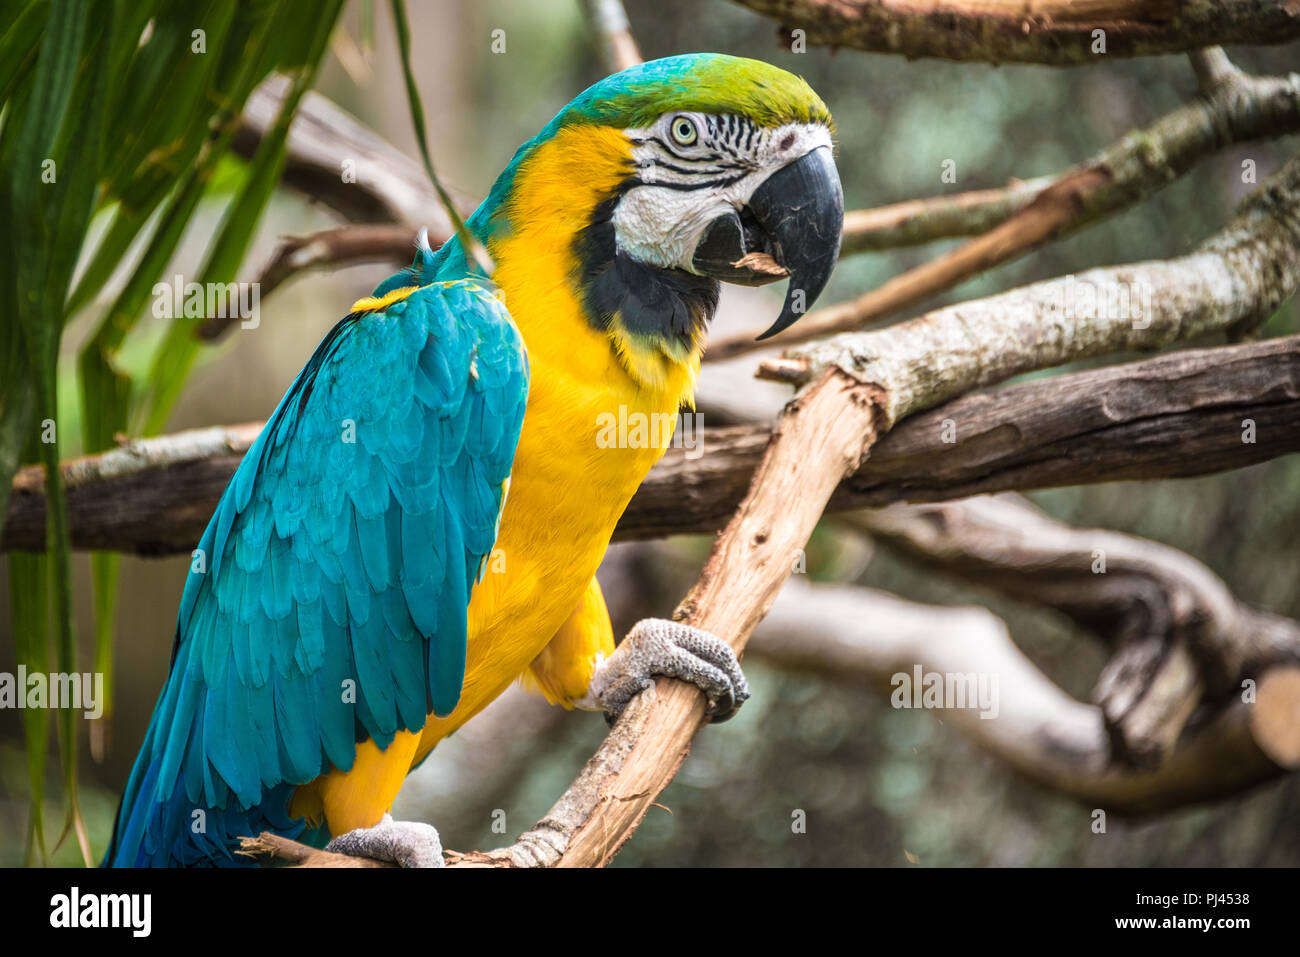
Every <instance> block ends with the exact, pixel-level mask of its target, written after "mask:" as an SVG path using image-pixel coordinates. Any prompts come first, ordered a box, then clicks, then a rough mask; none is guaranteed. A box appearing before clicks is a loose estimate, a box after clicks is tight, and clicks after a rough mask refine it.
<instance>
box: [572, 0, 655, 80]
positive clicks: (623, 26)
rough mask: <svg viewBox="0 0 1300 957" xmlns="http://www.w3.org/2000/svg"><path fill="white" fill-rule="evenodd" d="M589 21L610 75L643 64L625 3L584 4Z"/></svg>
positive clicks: (605, 0)
mask: <svg viewBox="0 0 1300 957" xmlns="http://www.w3.org/2000/svg"><path fill="white" fill-rule="evenodd" d="M582 5H583V7H584V8H585V9H586V11H587V20H588V22H590V24H591V27H592V29H593V30H594V31H595V32H596V35H597V37H598V38H599V39H600V46H601V54H602V55H603V57H604V60H605V66H606V67H607V68H608V69H609V72H610V73H618V72H619V71H620V70H626V69H627V68H628V67H633V66H636V65H637V64H638V63H640V62H641V49H640V47H638V46H637V43H636V37H635V36H633V35H632V25H631V24H630V23H628V20H627V11H626V10H624V9H623V0H583V3H582Z"/></svg>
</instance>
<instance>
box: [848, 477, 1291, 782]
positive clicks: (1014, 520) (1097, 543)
mask: <svg viewBox="0 0 1300 957" xmlns="http://www.w3.org/2000/svg"><path fill="white" fill-rule="evenodd" d="M844 521H846V522H847V523H849V524H851V525H854V526H856V527H858V528H861V529H864V530H866V531H868V532H870V533H871V534H872V535H873V536H875V537H877V538H880V539H883V540H884V541H886V542H888V543H890V544H892V545H894V546H895V547H898V548H900V549H902V550H903V551H905V552H907V553H909V554H911V555H913V556H916V557H918V558H921V559H923V560H925V561H926V562H928V563H930V564H935V565H938V566H940V567H942V568H943V569H945V570H947V571H950V572H953V573H955V574H957V575H960V576H961V577H963V578H966V579H968V580H970V581H973V582H975V583H977V584H981V585H985V586H988V587H991V588H994V589H996V590H998V591H1001V592H1004V593H1005V594H1008V595H1010V596H1012V597H1015V598H1018V599H1021V600H1026V601H1032V602H1035V603H1037V604H1041V605H1045V606H1047V607H1050V608H1054V609H1056V610H1058V611H1060V612H1062V613H1063V614H1065V615H1067V616H1068V617H1070V618H1071V619H1073V620H1074V621H1076V622H1077V623H1079V624H1080V625H1082V626H1083V627H1085V628H1087V629H1089V630H1090V631H1092V632H1094V633H1096V634H1098V635H1101V636H1102V637H1104V638H1106V639H1107V640H1108V641H1109V642H1110V644H1111V646H1112V655H1111V658H1110V661H1109V662H1108V663H1107V665H1106V667H1105V668H1104V669H1103V670H1102V673H1101V675H1100V677H1099V678H1098V680H1097V685H1096V689H1095V690H1094V692H1093V699H1094V700H1095V701H1096V702H1097V703H1098V704H1099V705H1100V707H1101V710H1102V714H1103V715H1104V717H1105V720H1106V728H1107V731H1108V732H1109V733H1110V734H1111V735H1112V742H1113V744H1114V746H1115V752H1116V753H1115V755H1114V757H1115V758H1116V759H1117V760H1123V761H1127V762H1129V763H1132V764H1135V765H1139V766H1143V767H1148V768H1153V767H1156V766H1158V765H1160V764H1161V763H1163V762H1164V760H1165V759H1166V758H1167V756H1168V754H1169V753H1170V751H1171V750H1172V749H1173V747H1174V744H1175V742H1176V741H1177V740H1178V739H1179V737H1180V735H1181V734H1182V732H1183V730H1184V727H1185V725H1186V723H1187V721H1188V719H1189V718H1190V717H1191V716H1192V714H1193V712H1194V711H1195V710H1196V708H1198V707H1199V706H1200V705H1201V704H1202V702H1203V701H1205V700H1221V699H1223V698H1225V697H1229V696H1231V695H1232V693H1233V692H1234V691H1237V690H1239V688H1240V684H1241V681H1242V679H1244V678H1247V677H1254V676H1256V675H1258V674H1259V673H1261V672H1262V671H1263V670H1264V669H1266V668H1268V667H1270V666H1272V665H1276V664H1287V665H1295V664H1300V624H1297V623H1296V622H1294V621H1291V620H1289V619H1286V618H1282V617H1279V616H1277V615H1273V614H1270V613H1267V612H1263V611H1259V610H1257V609H1254V608H1251V607H1249V606H1247V605H1244V604H1242V603H1241V602H1239V601H1238V600H1237V599H1236V597H1235V596H1234V595H1233V594H1232V593H1231V592H1230V591H1229V590H1228V587H1227V585H1225V584H1224V583H1223V581H1222V580H1221V579H1220V578H1219V577H1218V576H1217V575H1215V574H1214V573H1213V572H1212V571H1210V570H1209V569H1208V568H1206V567H1205V566H1204V565H1202V564H1201V563H1200V562H1198V561H1196V560H1195V559H1193V558H1191V557H1190V556H1188V555H1186V554H1184V553H1182V552H1180V551H1178V550H1177V549H1173V548H1170V547H1168V546H1166V545H1160V544H1158V543H1156V542H1151V541H1148V540H1146V539H1142V538H1137V537H1135V536H1132V535H1123V534H1120V533H1117V532H1109V531H1103V530H1101V529H1077V528H1072V527H1070V526H1068V525H1065V524H1064V523H1062V522H1059V521H1056V520H1055V519H1053V518H1050V517H1049V516H1047V515H1045V514H1044V513H1043V512H1041V511H1040V510H1039V509H1037V508H1035V507H1034V506H1033V505H1031V504H1029V503H1028V502H1027V501H1025V500H1024V499H1021V498H1020V497H1019V496H1014V495H1007V496H998V497H987V496H979V497H976V498H971V499H964V500H961V501H956V502H948V503H944V504H941V505H920V506H917V505H895V506H891V507H889V508H886V509H882V510H878V511H874V510H867V511H863V512H857V513H853V514H850V515H848V516H845V518H844Z"/></svg>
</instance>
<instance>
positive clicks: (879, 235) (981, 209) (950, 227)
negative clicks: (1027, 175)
mask: <svg viewBox="0 0 1300 957" xmlns="http://www.w3.org/2000/svg"><path fill="white" fill-rule="evenodd" d="M1054 182H1056V178H1055V177H1051V176H1041V177H1039V178H1038V179H1027V180H1015V181H1014V182H1012V183H1011V184H1009V185H1007V186H1004V187H1002V188H1001V189H976V190H970V191H968V192H965V193H955V194H953V195H952V196H931V197H929V198H928V199H912V200H907V201H906V202H902V203H891V204H890V205H888V206H877V207H875V208H873V209H853V210H849V211H848V212H847V213H845V214H844V235H843V238H842V239H841V241H840V256H851V255H853V254H854V253H864V252H878V251H880V250H885V249H901V248H903V247H905V246H918V245H920V244H922V243H928V242H933V241H934V240H936V239H952V238H955V237H958V236H978V235H980V234H981V233H986V232H988V231H989V230H990V229H992V228H993V227H995V226H998V225H1000V224H1002V223H1003V222H1005V221H1006V220H1007V219H1008V218H1009V217H1010V216H1011V215H1012V214H1014V213H1017V212H1019V211H1020V210H1022V209H1024V207H1025V206H1027V205H1028V204H1029V203H1030V202H1031V201H1032V200H1033V199H1034V198H1035V197H1037V196H1038V194H1039V193H1041V192H1042V191H1043V190H1044V189H1046V188H1047V187H1048V186H1050V185H1052V183H1054Z"/></svg>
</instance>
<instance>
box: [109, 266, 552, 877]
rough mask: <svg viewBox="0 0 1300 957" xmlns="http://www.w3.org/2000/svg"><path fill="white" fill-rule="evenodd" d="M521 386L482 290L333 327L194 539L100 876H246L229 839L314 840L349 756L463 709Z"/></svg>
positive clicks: (471, 286)
mask: <svg viewBox="0 0 1300 957" xmlns="http://www.w3.org/2000/svg"><path fill="white" fill-rule="evenodd" d="M527 388H528V371H527V359H526V356H525V354H524V351H523V344H522V341H521V340H520V338H519V335H518V332H517V331H516V330H515V328H514V326H513V324H512V323H511V321H510V319H509V316H508V315H507V314H506V312H505V309H504V307H503V306H502V305H501V303H500V302H499V301H498V300H497V299H496V298H495V297H493V296H492V295H490V294H489V293H487V292H486V291H485V290H484V289H483V288H482V287H481V286H480V285H479V284H477V283H476V282H474V281H459V282H451V283H440V284H434V285H430V286H425V287H422V288H420V289H418V290H416V291H415V292H413V293H412V294H411V295H410V296H409V297H407V298H406V299H403V300H400V301H398V302H394V303H392V304H390V305H389V306H387V307H386V308H385V309H384V310H383V311H380V312H374V313H363V314H360V315H354V316H349V317H348V318H347V319H345V320H343V321H342V322H340V323H339V324H338V325H337V326H336V327H335V328H334V330H333V331H332V332H331V333H330V335H329V336H328V337H327V338H326V339H325V341H324V342H323V343H322V344H321V345H320V347H319V348H318V349H317V350H316V353H315V355H313V356H312V359H311V360H310V361H309V362H308V364H307V366H306V367H305V368H304V369H303V371H302V372H301V373H300V374H299V375H298V378H297V379H296V380H295V381H294V384H293V386H292V387H291V388H290V390H289V392H288V393H287V394H286V396H285V397H284V399H282V400H281V402H280V404H279V406H278V407H277V408H276V411H275V413H274V414H273V415H272V417H271V419H270V420H269V421H268V423H267V425H266V427H265V428H264V429H263V430H262V433H261V434H260V435H259V436H258V438H257V440H256V442H255V443H254V444H253V446H252V447H251V448H250V449H249V451H248V453H247V454H246V455H245V457H244V460H243V462H241V464H240V466H239V468H238V469H237V470H236V472H235V475H234V476H233V478H232V479H231V482H230V484H229V485H228V486H227V488H226V491H225V494H224V495H223V496H222V499H221V502H220V504H219V505H218V506H217V510H216V512H215V513H214V515H213V517H212V520H211V521H210V522H209V524H208V527H207V529H206V530H205V531H204V534H203V537H202V539H201V540H200V542H199V550H200V551H199V556H198V558H197V559H196V563H195V565H194V566H193V567H192V569H191V573H190V574H189V576H188V577H187V579H186V583H185V590H184V593H183V595H182V598H181V605H180V611H179V614H178V616H177V636H176V644H175V646H174V648H173V652H172V668H171V672H170V674H169V677H168V680H167V684H166V686H165V687H164V689H163V693H162V695H161V697H160V699H159V703H158V705H157V707H156V709H155V712H154V717H153V720H152V721H151V723H150V727H149V731H148V733H147V735H146V738H145V742H144V745H143V746H142V748H141V751H140V756H139V757H138V758H137V760H136V765H135V768H134V770H133V771H132V774H131V778H130V780H129V782H128V785H127V790H126V793H125V795H124V797H123V802H122V806H121V809H120V810H119V813H118V820H117V826H116V829H115V831H114V836H113V841H112V843H111V844H110V847H109V852H108V856H107V858H106V860H105V863H106V864H112V865H160V864H161V865H166V864H196V863H199V864H202V863H208V864H234V863H242V862H243V859H242V858H236V857H235V856H234V855H233V854H232V850H233V848H232V844H233V842H234V839H235V838H236V837H238V836H240V835H247V834H255V833H258V832H259V831H262V830H273V831H276V832H277V833H283V834H286V835H289V836H298V835H300V834H301V833H302V832H303V830H304V827H305V824H304V822H303V821H301V820H294V819H292V818H291V816H290V814H289V810H288V809H289V801H290V799H291V797H292V794H293V790H294V788H296V787H297V786H298V785H301V784H304V783H306V782H308V781H311V780H313V779H314V778H316V777H318V776H319V775H320V774H322V773H325V772H327V771H328V770H330V768H340V769H343V770H347V769H348V768H350V767H351V766H352V763H353V761H354V760H355V754H356V742H357V741H360V740H366V739H371V740H374V741H375V742H376V743H377V744H378V745H379V746H380V747H386V746H387V745H388V744H389V743H390V742H391V741H392V738H393V735H394V734H395V733H396V732H397V731H399V730H409V731H416V730H419V728H421V727H422V726H423V724H424V721H425V716H426V714H427V713H428V712H429V710H430V709H432V710H433V711H434V712H436V713H437V714H440V715H441V714H447V713H449V712H450V711H451V710H452V709H453V708H454V707H455V705H456V702H457V701H458V699H459V696H460V689H461V683H462V681H463V680H464V668H465V641H466V618H467V608H468V604H469V598H470V589H471V588H472V587H473V584H474V580H475V573H476V571H477V570H478V568H479V567H480V566H481V565H482V563H483V562H484V560H485V558H486V557H487V555H488V553H489V552H490V551H491V549H492V546H493V543H494V541H495V537H496V528H497V525H498V523H499V519H500V512H501V507H502V502H503V495H504V483H505V480H506V479H507V478H508V477H509V474H510V467H511V463H512V461H513V458H514V450H515V445H516V443H517V441H518V438H519V429H520V425H521V423H522V419H523V410H524V404H525V399H526V397H527ZM200 820H201V822H202V827H199V826H197V823H196V822H198V821H200Z"/></svg>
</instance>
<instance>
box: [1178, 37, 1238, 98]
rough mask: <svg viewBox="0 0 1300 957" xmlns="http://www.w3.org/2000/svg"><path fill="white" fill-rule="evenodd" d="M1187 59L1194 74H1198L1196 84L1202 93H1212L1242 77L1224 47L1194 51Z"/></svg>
mask: <svg viewBox="0 0 1300 957" xmlns="http://www.w3.org/2000/svg"><path fill="white" fill-rule="evenodd" d="M1187 59H1188V60H1189V61H1190V62H1191V64H1192V72H1193V73H1195V74H1196V83H1197V85H1198V86H1199V87H1200V88H1201V92H1202V93H1212V92H1213V91H1214V88H1215V87H1217V86H1219V85H1220V84H1222V83H1229V82H1232V81H1234V80H1235V79H1236V78H1237V77H1238V76H1239V75H1240V71H1239V70H1238V69H1237V68H1236V67H1235V66H1233V65H1232V61H1231V60H1229V59H1228V54H1226V53H1224V52H1223V47H1206V48H1205V49H1204V50H1193V51H1192V52H1191V53H1189V54H1187Z"/></svg>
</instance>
